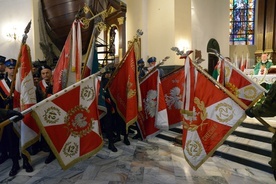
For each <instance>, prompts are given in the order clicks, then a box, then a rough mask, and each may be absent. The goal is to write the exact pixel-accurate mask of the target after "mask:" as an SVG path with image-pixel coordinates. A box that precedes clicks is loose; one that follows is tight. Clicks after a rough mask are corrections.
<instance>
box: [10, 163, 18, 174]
mask: <svg viewBox="0 0 276 184" xmlns="http://www.w3.org/2000/svg"><path fill="white" fill-rule="evenodd" d="M19 169H20V167H19V163H15V164H13V165H12V169H11V171H10V173H9V176H15V175H17V173H18V171H19Z"/></svg>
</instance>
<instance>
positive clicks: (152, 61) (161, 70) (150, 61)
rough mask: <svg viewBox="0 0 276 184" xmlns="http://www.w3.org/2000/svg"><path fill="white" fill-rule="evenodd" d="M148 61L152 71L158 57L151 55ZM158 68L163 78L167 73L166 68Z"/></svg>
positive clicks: (149, 68)
mask: <svg viewBox="0 0 276 184" xmlns="http://www.w3.org/2000/svg"><path fill="white" fill-rule="evenodd" d="M147 62H148V64H149V67H148V70H149V71H150V70H152V69H153V68H154V67H155V65H156V57H150V58H149V59H148V61H147ZM158 70H159V76H160V78H162V77H163V76H164V75H165V73H164V70H163V69H162V68H158Z"/></svg>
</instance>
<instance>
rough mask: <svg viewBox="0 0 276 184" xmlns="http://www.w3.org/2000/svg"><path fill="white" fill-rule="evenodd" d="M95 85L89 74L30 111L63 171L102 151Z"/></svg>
mask: <svg viewBox="0 0 276 184" xmlns="http://www.w3.org/2000/svg"><path fill="white" fill-rule="evenodd" d="M96 85H97V76H96V75H91V76H89V77H87V78H85V79H83V80H81V81H79V82H77V83H75V84H74V85H72V86H69V87H68V88H66V89H64V90H62V91H60V92H58V93H57V94H55V95H52V96H51V97H48V98H47V99H45V100H43V101H42V102H40V103H39V104H37V105H36V107H35V108H34V109H33V111H32V114H33V116H35V117H36V120H37V123H38V125H39V127H40V129H41V131H42V134H43V135H44V137H45V139H46V141H47V143H48V145H49V146H50V147H51V150H52V151H53V153H54V154H55V156H56V158H57V159H58V161H59V163H60V165H61V167H62V168H63V169H67V168H69V167H71V166H72V165H74V164H75V163H77V162H78V161H81V160H83V159H85V158H89V157H91V156H92V155H93V154H95V153H97V152H98V151H99V150H100V149H101V148H102V145H103V140H102V137H101V134H100V130H99V127H100V126H99V115H98V109H97V98H98V94H97V92H98V90H97V86H96ZM72 97H74V98H72ZM68 99H70V101H68Z"/></svg>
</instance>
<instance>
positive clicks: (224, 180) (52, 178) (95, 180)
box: [0, 138, 276, 184]
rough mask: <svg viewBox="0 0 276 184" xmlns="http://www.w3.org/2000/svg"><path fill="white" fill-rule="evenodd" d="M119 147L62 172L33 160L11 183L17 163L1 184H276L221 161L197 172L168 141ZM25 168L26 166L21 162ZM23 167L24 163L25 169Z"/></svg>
mask: <svg viewBox="0 0 276 184" xmlns="http://www.w3.org/2000/svg"><path fill="white" fill-rule="evenodd" d="M130 141H131V145H129V146H126V145H125V144H124V143H123V142H117V143H116V147H117V148H118V152H116V153H113V152H111V151H109V150H108V149H107V146H106V145H105V146H104V148H103V149H102V150H101V151H99V152H98V153H97V154H96V155H94V156H93V157H91V158H89V159H87V160H84V161H82V162H79V163H78V164H76V165H75V166H74V167H72V168H69V169H68V170H65V171H64V170H62V169H61V168H60V166H59V164H58V162H57V161H56V160H55V161H53V162H52V163H50V164H48V165H45V164H44V160H45V158H46V156H47V155H48V154H47V153H45V152H39V153H38V154H37V155H35V156H32V165H33V167H34V172H32V173H26V172H25V170H24V169H21V170H20V172H19V173H18V174H17V175H16V176H15V177H9V176H8V173H9V171H10V166H11V160H8V161H6V162H5V163H3V164H2V165H0V183H9V184H23V183H24V184H34V183H37V184H38V183H41V184H48V183H49V184H55V183H58V184H87V183H92V184H121V183H131V184H135V183H137V184H174V183H177V184H182V183H191V184H232V183H233V184H236V183H245V184H246V183H250V184H259V183H262V184H265V183H276V182H275V180H274V177H273V175H271V174H269V173H266V172H262V171H260V170H256V169H253V168H249V167H246V166H244V165H239V164H237V163H234V162H231V161H228V160H225V159H222V158H219V157H216V156H215V157H211V158H209V159H208V160H207V161H206V162H205V163H204V164H203V165H202V166H201V167H200V168H199V169H198V170H197V171H194V170H193V169H192V168H191V167H190V166H189V165H188V164H187V162H186V161H185V159H184V157H183V153H182V149H181V147H179V146H178V145H174V144H173V143H171V142H168V141H166V140H163V139H159V138H153V139H150V140H148V141H147V142H142V141H139V140H132V139H131V138H130ZM21 162H22V161H21ZM21 165H22V163H21Z"/></svg>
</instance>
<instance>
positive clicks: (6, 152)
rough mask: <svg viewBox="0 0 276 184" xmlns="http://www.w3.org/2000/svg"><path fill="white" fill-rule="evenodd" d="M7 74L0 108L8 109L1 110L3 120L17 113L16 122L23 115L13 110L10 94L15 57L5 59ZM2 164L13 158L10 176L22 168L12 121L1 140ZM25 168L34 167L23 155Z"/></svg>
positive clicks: (0, 87) (1, 84)
mask: <svg viewBox="0 0 276 184" xmlns="http://www.w3.org/2000/svg"><path fill="white" fill-rule="evenodd" d="M5 65H6V71H7V75H6V76H5V78H4V79H2V80H1V81H0V96H1V98H0V102H1V103H0V104H1V105H0V108H2V109H7V110H6V111H3V110H1V114H3V115H1V116H2V117H1V122H2V120H4V119H2V118H3V117H5V118H6V119H7V118H10V117H12V116H13V115H17V116H18V118H16V119H15V120H14V122H16V121H19V120H21V119H22V118H23V116H22V115H21V114H20V113H19V112H16V111H13V110H12V109H13V97H12V96H11V95H10V87H11V84H12V80H13V76H14V69H15V66H16V60H15V59H8V60H7V61H5ZM0 150H1V156H0V164H2V163H4V162H5V161H6V160H7V159H8V158H11V159H12V162H13V165H12V169H11V171H10V173H9V176H15V175H16V174H17V172H18V171H19V169H20V166H19V162H18V159H19V158H20V151H19V137H18V136H17V133H16V132H15V130H14V127H13V124H12V123H10V124H8V125H6V126H5V127H4V130H3V134H2V138H1V141H0ZM22 157H23V168H24V169H26V172H32V171H33V168H32V166H31V165H30V164H29V162H28V159H27V157H25V156H23V155H22Z"/></svg>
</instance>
